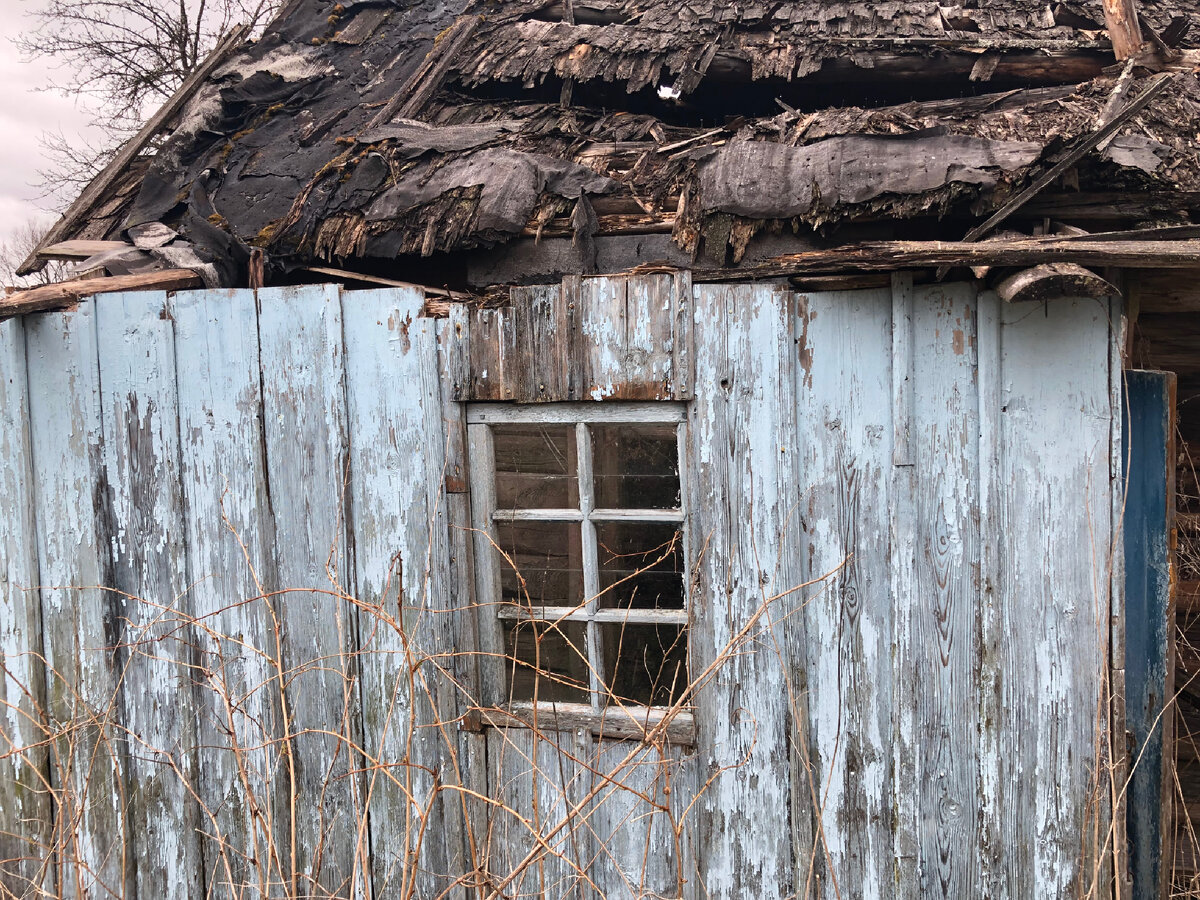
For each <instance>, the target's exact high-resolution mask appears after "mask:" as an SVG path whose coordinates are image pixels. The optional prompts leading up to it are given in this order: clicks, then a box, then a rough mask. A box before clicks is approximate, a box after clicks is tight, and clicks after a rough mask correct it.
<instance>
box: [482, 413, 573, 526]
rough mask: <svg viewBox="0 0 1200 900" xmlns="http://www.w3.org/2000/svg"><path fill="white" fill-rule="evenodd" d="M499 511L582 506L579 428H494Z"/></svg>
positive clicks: (530, 426)
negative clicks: (576, 433)
mask: <svg viewBox="0 0 1200 900" xmlns="http://www.w3.org/2000/svg"><path fill="white" fill-rule="evenodd" d="M492 439H493V444H494V447H495V453H496V508H497V509H568V508H578V506H579V478H578V475H577V474H576V473H577V470H576V457H577V453H576V442H575V427H574V426H572V425H494V426H492Z"/></svg>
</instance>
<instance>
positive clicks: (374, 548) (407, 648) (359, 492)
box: [342, 290, 462, 896]
mask: <svg viewBox="0 0 1200 900" xmlns="http://www.w3.org/2000/svg"><path fill="white" fill-rule="evenodd" d="M423 302H424V298H423V296H422V295H421V293H420V292H417V291H404V290H381V291H356V292H354V293H347V294H344V295H343V312H342V314H343V320H344V323H345V324H344V328H345V334H346V397H347V410H348V419H347V421H348V424H349V439H350V443H349V452H350V486H351V504H350V509H351V517H350V526H351V532H352V534H353V536H354V575H355V587H356V596H357V597H358V601H359V646H360V648H361V654H362V655H361V660H360V665H361V669H362V697H363V741H364V743H363V750H364V754H365V756H366V758H367V760H368V769H367V778H366V788H365V790H366V797H367V809H368V810H369V813H370V822H371V834H370V839H371V863H372V881H373V884H372V888H373V890H374V891H375V893H376V895H377V896H391V895H395V896H405V895H406V892H408V891H411V890H413V889H415V890H416V891H417V894H418V895H419V896H425V895H429V896H433V895H436V894H438V893H439V892H441V891H443V890H445V889H446V888H447V887H448V886H449V884H450V880H451V878H448V877H447V876H448V875H450V872H451V865H450V859H451V857H452V856H453V858H454V859H456V860H457V859H458V858H459V857H460V856H461V851H458V852H455V851H454V849H452V848H453V845H455V844H456V843H457V844H458V845H459V846H461V843H462V830H461V826H459V828H458V829H456V830H448V829H447V828H446V827H445V824H444V820H445V807H446V805H447V803H457V802H458V797H457V796H453V795H450V794H447V793H445V792H442V791H441V789H440V788H441V783H442V779H448V778H451V777H452V772H450V771H443V768H444V767H443V764H442V760H443V756H444V754H443V752H442V745H443V742H444V739H445V738H446V737H447V736H449V737H450V738H451V739H452V740H454V741H456V740H457V731H458V729H457V724H456V723H454V722H453V721H449V722H445V721H444V719H443V715H442V713H443V711H444V710H443V707H444V700H445V699H447V698H446V697H444V696H442V695H447V694H448V695H449V697H448V699H449V700H450V701H451V703H452V702H453V695H452V691H451V690H450V689H449V687H448V686H447V685H445V684H443V683H442V679H441V677H440V674H439V672H438V670H437V666H438V665H445V664H446V663H447V662H448V660H444V659H439V658H438V657H437V656H436V652H437V649H439V647H438V644H439V642H438V641H437V639H436V638H437V632H438V631H439V630H441V629H443V628H445V629H448V623H447V622H446V618H447V617H446V616H445V615H439V611H440V610H443V609H445V607H446V598H445V597H444V596H443V595H444V587H445V584H446V573H445V569H446V567H447V566H448V565H449V553H448V551H447V543H446V533H445V532H446V521H445V510H444V504H442V506H441V508H439V507H438V501H439V496H441V486H442V479H443V477H444V476H443V465H442V461H443V459H444V438H443V434H444V428H443V426H442V398H441V391H440V385H439V379H438V377H437V369H436V366H437V352H438V350H437V343H436V331H435V329H436V326H437V323H436V321H435V320H433V319H422V318H420V315H421V307H422V304H423ZM382 384H389V385H391V386H392V387H391V389H389V390H385V391H381V390H380V389H379V386H380V385H382ZM431 499H432V502H431ZM439 701H442V702H439ZM448 718H449V719H453V718H454V716H453V715H451V716H449V717H448ZM445 768H449V767H445ZM435 772H442V775H441V777H440V778H435V777H434V773H435ZM423 819H424V820H425V821H424V822H423ZM414 862H415V863H416V865H414V864H413V863H414Z"/></svg>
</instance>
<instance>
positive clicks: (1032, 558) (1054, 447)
mask: <svg viewBox="0 0 1200 900" xmlns="http://www.w3.org/2000/svg"><path fill="white" fill-rule="evenodd" d="M1001 314H1002V323H1003V324H1002V329H1003V330H1002V334H1001V372H1002V375H1001V398H1000V399H1001V406H1000V413H1001V415H1000V419H999V427H998V436H999V440H1000V479H999V480H1000V483H1001V484H1002V485H1003V486H1004V488H1005V489H1004V492H1003V493H1002V495H1001V498H1000V501H999V502H1000V517H999V520H1000V521H999V526H1000V527H999V529H998V531H997V532H996V533H995V536H994V537H995V539H996V540H997V541H999V542H1000V553H999V556H1000V566H1001V573H1000V581H999V585H998V587H997V602H998V603H1000V604H1001V605H1002V606H1003V607H1004V608H1005V609H1006V610H1007V611H1008V622H1009V624H1010V626H1011V630H1010V632H1009V633H1010V635H1012V636H1013V638H1015V642H1014V644H1013V647H1012V656H1011V657H1010V666H1011V668H1010V676H1009V679H1008V682H1009V684H1008V690H1009V692H1010V693H1008V694H1007V696H1006V698H1005V700H1006V702H1005V703H1004V706H1005V708H1007V709H1008V710H1010V712H1009V713H1008V716H1007V717H1006V720H1005V722H1004V724H1003V725H1002V728H1004V730H1005V732H1006V734H1007V735H1008V743H1009V746H1011V747H1012V748H1014V750H1015V751H1016V754H1017V759H1018V760H1019V767H1018V768H1016V770H1015V771H1014V772H1013V775H1014V776H1015V778H1014V782H1013V783H1012V784H1010V787H1009V790H1010V793H1009V795H1008V797H1007V804H1008V806H1009V807H1010V808H1011V809H1013V810H1014V813H1013V814H1014V815H1016V816H1019V817H1020V818H1021V824H1020V835H1021V838H1022V839H1021V840H1020V842H1019V843H1017V844H1016V845H1015V846H1013V847H1012V848H1011V849H1008V850H1007V851H1006V857H1007V858H1006V862H1007V863H1008V864H1009V865H1010V866H1013V867H1014V868H1015V869H1018V870H1019V869H1022V868H1024V869H1026V871H1028V872H1029V879H1030V894H1029V895H1030V896H1039V897H1052V896H1053V897H1058V896H1065V895H1067V894H1070V893H1073V892H1074V891H1075V890H1076V889H1077V888H1078V889H1080V890H1081V891H1082V892H1084V893H1086V892H1087V891H1088V890H1090V889H1091V887H1092V884H1091V882H1092V876H1093V871H1092V869H1091V868H1090V867H1088V868H1083V867H1081V864H1080V863H1081V859H1086V858H1087V857H1088V852H1089V848H1088V843H1089V833H1090V832H1092V831H1093V829H1094V828H1095V829H1098V833H1099V834H1100V835H1106V834H1107V830H1108V823H1107V821H1106V816H1107V814H1106V813H1104V807H1105V804H1104V803H1103V802H1102V801H1103V799H1104V797H1105V796H1106V795H1107V793H1108V791H1109V785H1108V784H1107V783H1105V782H1103V781H1098V779H1099V778H1100V777H1101V776H1100V774H1099V773H1098V772H1097V757H1096V753H1097V748H1099V747H1101V746H1103V735H1104V732H1105V731H1106V730H1107V727H1108V725H1107V721H1106V716H1107V710H1106V709H1105V707H1104V705H1103V704H1102V703H1101V699H1102V690H1103V686H1104V683H1105V680H1106V677H1107V674H1108V673H1107V669H1108V665H1109V662H1110V661H1109V658H1108V646H1109V619H1108V609H1109V603H1110V602H1111V599H1112V598H1111V597H1110V595H1109V589H1110V582H1109V574H1108V573H1109V571H1110V568H1111V566H1112V564H1113V556H1114V552H1116V553H1119V552H1120V550H1119V547H1116V546H1115V544H1114V523H1113V520H1112V495H1113V491H1114V484H1115V478H1116V477H1117V475H1118V474H1119V473H1116V472H1114V471H1113V470H1112V450H1113V447H1114V442H1119V440H1120V411H1119V409H1117V408H1116V406H1115V403H1114V401H1113V393H1112V390H1111V386H1112V379H1113V378H1114V377H1119V373H1114V372H1113V371H1112V369H1111V367H1110V366H1111V358H1110V353H1109V347H1110V343H1111V341H1112V333H1111V332H1110V327H1111V322H1112V319H1111V310H1110V308H1109V305H1108V303H1107V302H1103V301H1095V300H1078V301H1074V300H1065V301H1060V302H1056V303H1050V304H1047V305H1046V306H1045V307H1037V308H1035V309H1032V310H1030V309H1027V308H1025V307H1023V306H1005V307H1003V308H1002V313H1001ZM1118 318H1119V316H1118ZM1089 799H1091V800H1092V803H1091V806H1090V809H1091V816H1099V817H1100V818H1099V821H1098V823H1097V821H1096V820H1095V819H1090V820H1089V818H1088V810H1089V803H1088V801H1089ZM1091 852H1092V854H1093V857H1094V849H1093V850H1092V851H1091Z"/></svg>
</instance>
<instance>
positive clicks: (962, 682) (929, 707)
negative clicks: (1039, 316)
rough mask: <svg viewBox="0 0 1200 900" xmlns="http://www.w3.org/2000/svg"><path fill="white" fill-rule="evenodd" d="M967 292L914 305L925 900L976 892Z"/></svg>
mask: <svg viewBox="0 0 1200 900" xmlns="http://www.w3.org/2000/svg"><path fill="white" fill-rule="evenodd" d="M975 312H976V310H975V292H974V290H973V289H972V288H971V287H969V286H967V285H938V286H933V287H929V288H917V289H916V290H915V291H914V297H913V320H914V322H913V324H914V329H913V330H914V336H915V340H914V346H913V358H914V362H915V366H914V369H913V371H914V378H913V428H912V429H911V436H912V441H913V443H912V451H913V457H912V458H913V464H914V466H915V468H916V471H917V473H918V481H917V493H916V498H915V513H916V518H915V526H916V527H915V531H914V537H915V540H916V547H915V549H916V558H915V571H914V591H913V593H912V594H911V595H910V596H909V597H908V598H906V599H907V603H904V602H903V599H902V600H901V604H900V608H899V610H898V611H900V612H902V613H903V614H905V615H904V619H906V620H907V621H903V620H901V621H897V623H896V627H897V628H902V629H907V631H908V633H909V635H910V636H911V640H912V644H911V647H910V651H911V656H910V657H909V659H908V660H906V661H905V662H907V663H909V664H911V665H912V666H913V670H912V678H913V681H914V682H915V684H916V685H917V687H918V691H917V693H916V694H914V695H912V696H911V697H910V698H909V700H908V702H909V703H912V704H914V707H915V713H916V728H915V732H914V736H915V759H914V762H915V781H914V782H913V785H914V786H915V788H916V801H917V802H916V813H917V827H918V844H919V856H918V866H919V877H920V895H921V896H922V897H947V898H952V897H965V896H977V895H978V892H977V891H976V889H975V885H976V883H977V879H978V861H977V858H976V856H975V854H974V853H972V852H969V850H967V848H972V847H974V846H976V844H977V840H978V839H977V832H978V800H977V792H978V741H977V738H976V734H977V731H976V728H977V725H976V714H977V710H978V708H979V698H978V683H977V670H976V666H977V659H978V649H977V647H976V642H975V636H976V629H977V623H976V604H975V598H976V597H977V591H978V588H977V582H976V579H977V577H978V573H977V565H978V555H979V530H978V529H979V525H978V510H979V507H978V492H977V484H978V480H979V472H978V461H977V455H976V453H974V452H972V451H973V449H974V447H973V445H974V444H975V442H976V441H977V440H978V432H979V410H978V404H979V394H978V390H977V387H976V381H975Z"/></svg>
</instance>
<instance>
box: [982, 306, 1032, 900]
mask: <svg viewBox="0 0 1200 900" xmlns="http://www.w3.org/2000/svg"><path fill="white" fill-rule="evenodd" d="M977 303H978V305H977V308H976V354H977V360H978V373H979V374H978V381H979V532H980V537H981V542H980V553H979V558H980V571H979V585H978V593H977V598H976V603H977V604H978V609H979V615H978V621H979V712H978V727H979V779H978V783H979V797H980V804H979V841H978V853H979V890H980V892H981V893H982V894H983V895H985V896H992V897H1027V896H1030V892H1031V891H1032V881H1031V876H1032V873H1033V844H1032V842H1030V841H1029V840H1027V839H1023V837H1024V836H1023V833H1022V829H1023V828H1025V827H1027V823H1025V822H1023V820H1024V818H1025V814H1024V812H1023V810H1026V809H1032V808H1033V784H1032V779H1031V778H1021V777H1020V773H1021V772H1024V771H1030V770H1031V769H1032V760H1031V758H1030V757H1029V756H1027V753H1029V751H1030V749H1031V747H1032V742H1022V741H1021V740H1020V733H1021V730H1022V729H1024V728H1026V727H1032V716H1033V713H1032V702H1033V690H1032V685H1030V684H1027V683H1026V680H1025V678H1024V671H1025V669H1024V666H1023V664H1022V662H1021V660H1023V659H1029V658H1030V656H1031V655H1032V654H1033V652H1034V649H1033V645H1034V641H1035V639H1036V636H1035V634H1034V633H1031V632H1030V630H1029V629H1028V628H1027V627H1023V626H1022V622H1023V621H1024V620H1025V618H1026V615H1025V613H1024V612H1023V611H1022V610H1021V609H1020V607H1019V606H1017V607H1014V606H1012V605H1011V604H1009V603H1006V602H1004V598H1006V597H1007V596H1008V592H1007V590H1006V589H1005V586H1004V585H1005V569H1004V566H1003V564H1002V558H1001V547H1002V542H1001V541H1000V540H998V539H997V535H1000V534H1002V533H1003V529H1004V528H1005V527H1006V517H1005V515H1004V505H1003V492H1004V491H1005V490H1006V485H1005V482H1004V480H1003V473H1002V469H1001V452H1002V448H1001V435H1002V431H1001V428H1002V420H1003V416H1004V411H1003V409H1002V408H1003V404H1004V401H1003V399H1002V396H1003V395H1002V390H1003V388H1002V383H1003V372H1002V367H1001V358H1002V357H1001V352H1002V350H1001V316H1002V307H1003V305H1004V304H1003V302H1002V301H1001V300H1000V298H999V297H997V296H996V294H995V293H993V292H991V291H986V292H983V293H981V294H980V295H979V299H978V301H977Z"/></svg>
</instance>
